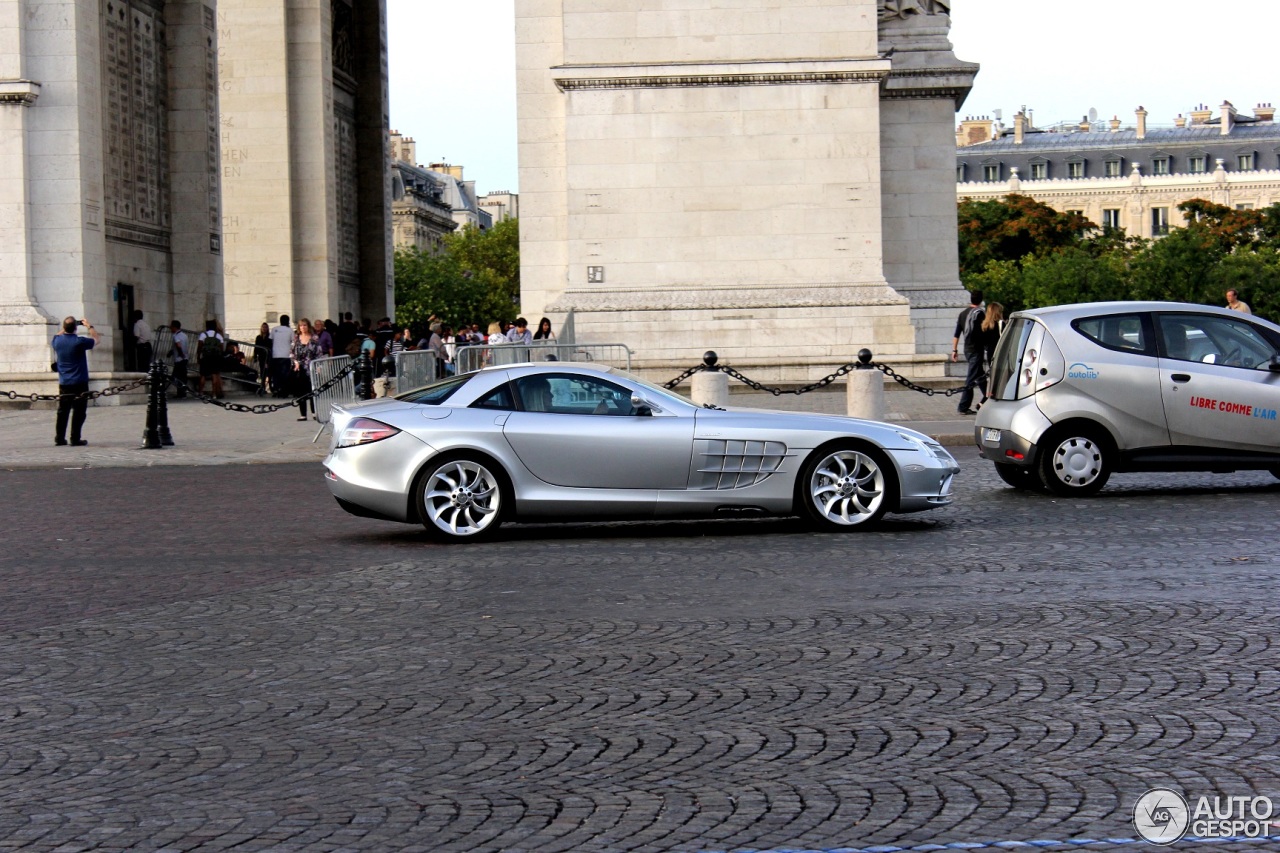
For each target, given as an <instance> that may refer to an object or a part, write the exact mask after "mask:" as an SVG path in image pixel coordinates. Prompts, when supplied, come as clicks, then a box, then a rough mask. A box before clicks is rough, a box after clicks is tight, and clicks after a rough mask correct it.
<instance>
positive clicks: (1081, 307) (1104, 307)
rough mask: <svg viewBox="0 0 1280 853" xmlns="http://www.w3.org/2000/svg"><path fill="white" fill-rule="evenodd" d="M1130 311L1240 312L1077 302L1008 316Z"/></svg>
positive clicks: (1182, 305)
mask: <svg viewBox="0 0 1280 853" xmlns="http://www.w3.org/2000/svg"><path fill="white" fill-rule="evenodd" d="M1130 311H1195V312H1198V313H1205V314H1222V315H1224V316H1236V317H1239V316H1240V314H1239V313H1238V312H1235V311H1231V310H1229V309H1227V308H1221V307H1219V306H1217V305H1204V304H1202V303H1195V302H1153V301H1145V302H1143V301H1130V302H1077V303H1072V304H1070V305H1048V306H1046V307H1044V308H1027V309H1025V310H1022V311H1015V312H1014V313H1013V314H1011V315H1010V317H1011V318H1012V317H1020V316H1027V317H1057V316H1061V315H1064V314H1066V315H1076V314H1078V315H1081V316H1084V315H1089V314H1120V313H1125V312H1130Z"/></svg>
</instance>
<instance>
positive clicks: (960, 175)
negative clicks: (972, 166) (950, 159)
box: [956, 163, 964, 184]
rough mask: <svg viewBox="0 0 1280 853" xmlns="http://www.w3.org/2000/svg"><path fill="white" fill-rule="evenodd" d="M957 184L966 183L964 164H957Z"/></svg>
mask: <svg viewBox="0 0 1280 853" xmlns="http://www.w3.org/2000/svg"><path fill="white" fill-rule="evenodd" d="M956 183H957V184H963V183H964V163H958V164H956Z"/></svg>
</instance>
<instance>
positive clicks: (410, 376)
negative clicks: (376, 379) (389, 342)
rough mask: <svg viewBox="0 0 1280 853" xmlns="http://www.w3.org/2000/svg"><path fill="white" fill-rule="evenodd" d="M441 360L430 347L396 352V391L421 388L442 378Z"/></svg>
mask: <svg viewBox="0 0 1280 853" xmlns="http://www.w3.org/2000/svg"><path fill="white" fill-rule="evenodd" d="M439 367H440V362H439V360H438V359H437V358H436V354H435V353H434V352H432V351H431V350H429V349H421V350H402V351H400V352H398V353H396V393H397V394H399V393H402V392H404V391H408V390H409V389H411V388H421V387H422V386H423V385H428V384H430V383H432V382H435V381H436V380H437V379H439V378H440V376H439V375H438V372H437V371H438V370H439Z"/></svg>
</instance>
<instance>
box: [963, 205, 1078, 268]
mask: <svg viewBox="0 0 1280 853" xmlns="http://www.w3.org/2000/svg"><path fill="white" fill-rule="evenodd" d="M957 213H958V224H959V237H960V276H961V278H966V277H967V276H970V275H974V274H976V273H980V272H982V271H984V270H985V269H986V268H987V264H989V263H990V262H992V261H1013V262H1015V263H1018V264H1021V262H1022V260H1023V259H1024V258H1027V257H1029V256H1035V255H1042V254H1046V253H1048V252H1052V251H1055V250H1057V249H1061V248H1063V247H1066V246H1072V245H1075V244H1077V243H1079V242H1080V240H1081V239H1082V238H1083V235H1084V234H1086V233H1087V232H1089V231H1091V230H1093V229H1096V228H1097V226H1096V225H1094V224H1093V223H1092V222H1090V221H1089V220H1088V219H1086V218H1085V217H1083V216H1081V215H1080V214H1078V213H1059V212H1058V211H1056V210H1054V209H1053V208H1052V207H1050V206H1049V205H1047V204H1044V203H1043V202H1039V201H1036V200H1035V199H1033V198H1031V197H1029V196H1025V195H1017V194H1016V193H1015V194H1010V195H1007V196H1005V197H1004V198H999V199H987V200H983V201H975V200H973V199H970V198H966V199H964V200H962V201H961V202H960V204H959V207H958V209H957Z"/></svg>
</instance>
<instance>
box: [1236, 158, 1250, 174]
mask: <svg viewBox="0 0 1280 853" xmlns="http://www.w3.org/2000/svg"><path fill="white" fill-rule="evenodd" d="M1236 168H1237V169H1239V170H1240V171H1241V172H1250V171H1253V155H1252V154H1237V155H1236Z"/></svg>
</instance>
